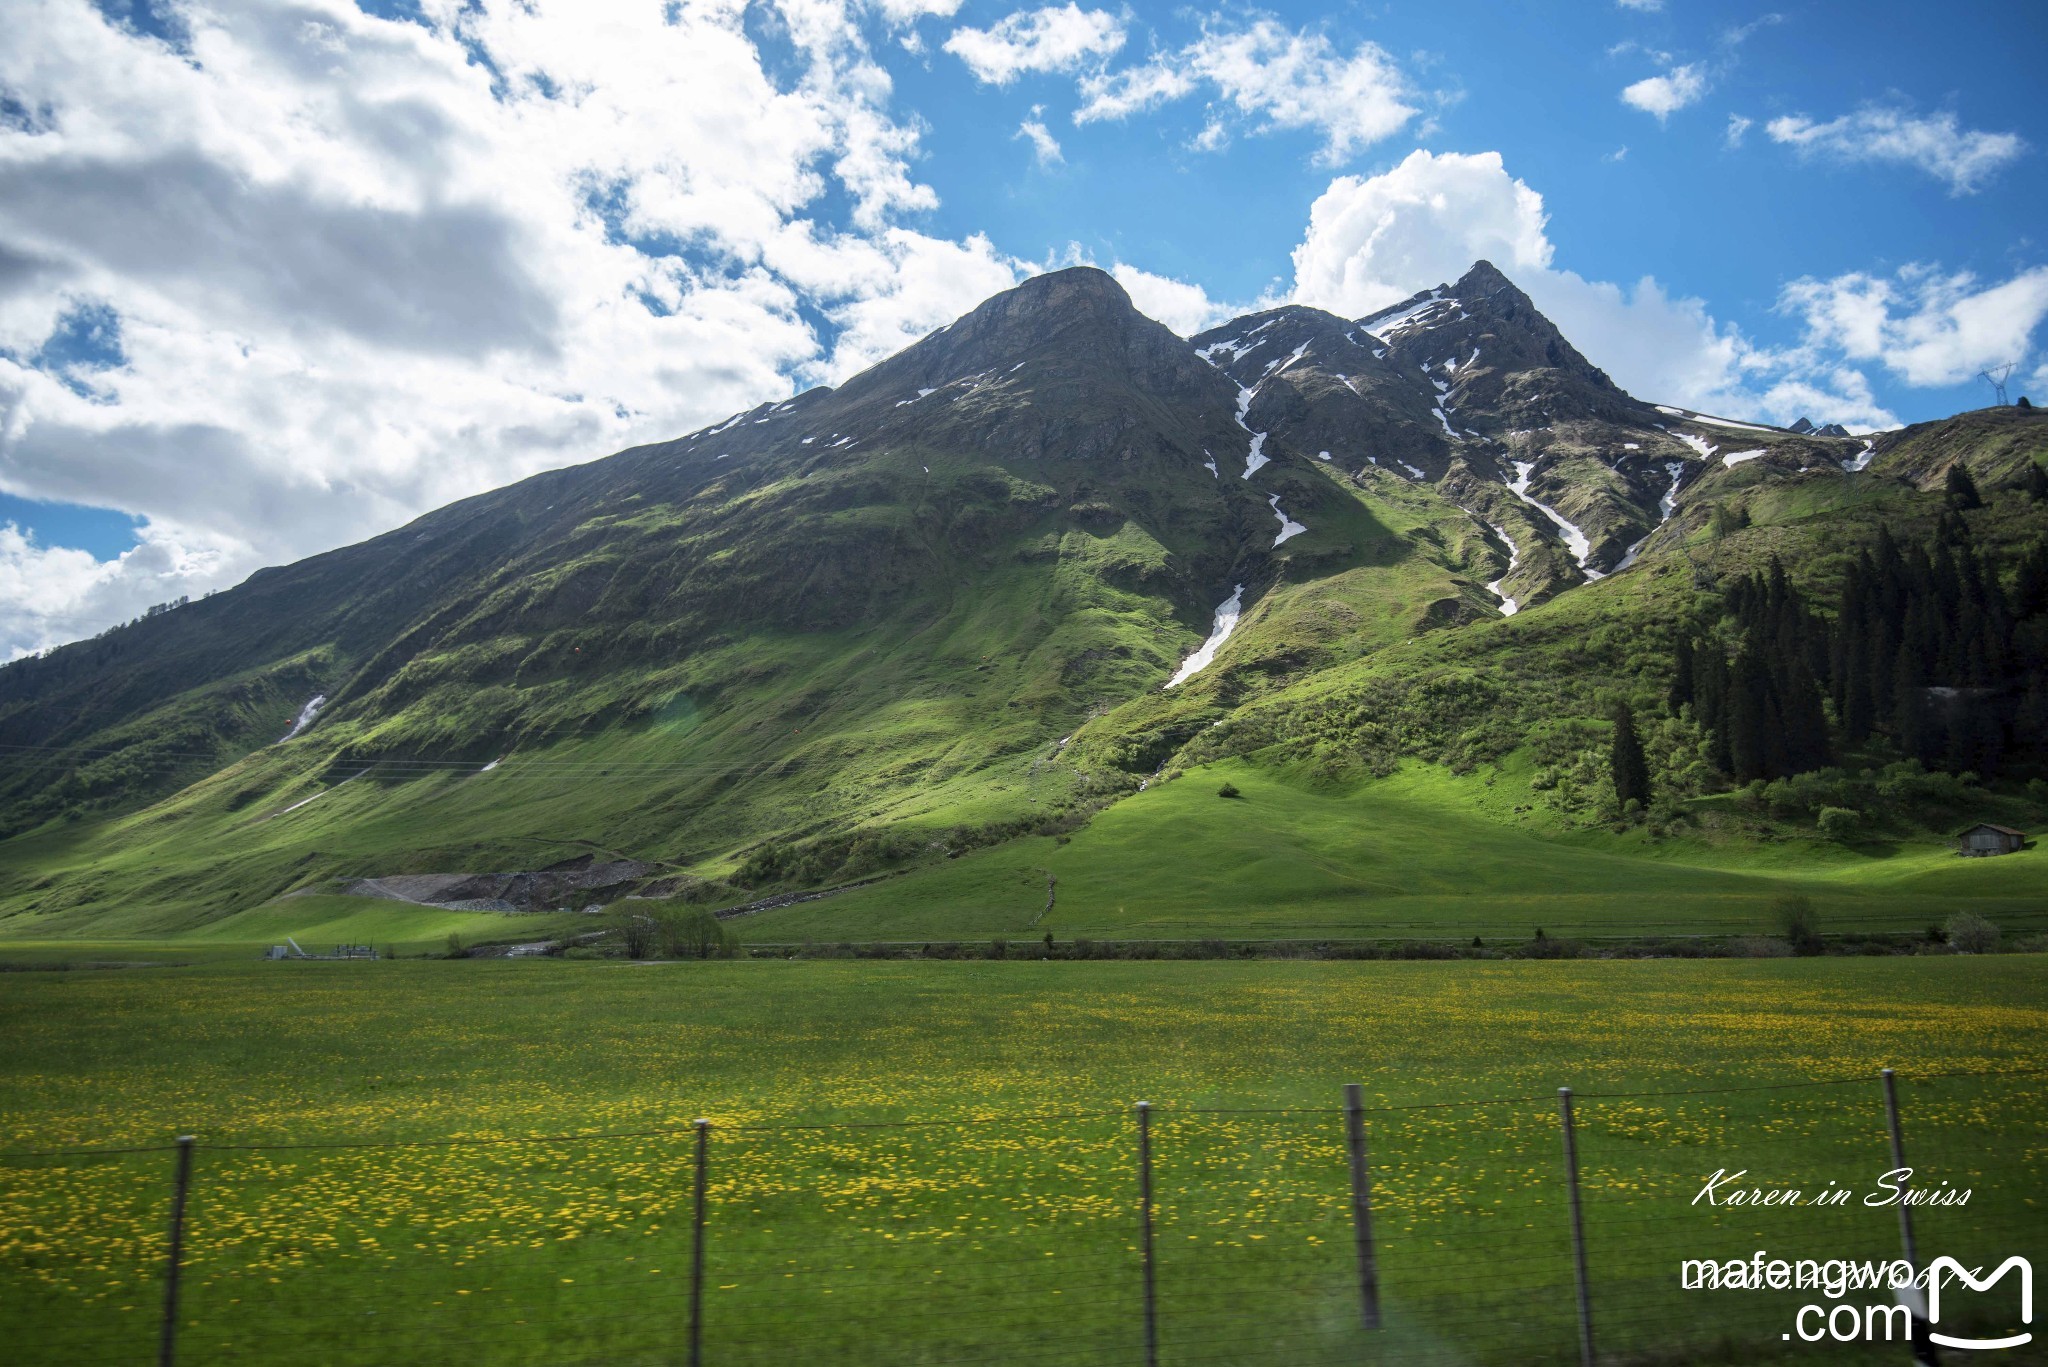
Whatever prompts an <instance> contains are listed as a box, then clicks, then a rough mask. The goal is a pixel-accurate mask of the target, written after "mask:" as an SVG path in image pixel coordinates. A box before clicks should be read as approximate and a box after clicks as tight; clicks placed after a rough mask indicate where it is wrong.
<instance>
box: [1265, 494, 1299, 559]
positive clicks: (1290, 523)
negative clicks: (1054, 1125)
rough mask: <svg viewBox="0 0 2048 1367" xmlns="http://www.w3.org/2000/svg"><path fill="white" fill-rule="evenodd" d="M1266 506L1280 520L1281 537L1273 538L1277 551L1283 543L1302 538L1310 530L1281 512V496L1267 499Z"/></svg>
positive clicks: (1276, 495)
mask: <svg viewBox="0 0 2048 1367" xmlns="http://www.w3.org/2000/svg"><path fill="white" fill-rule="evenodd" d="M1266 505H1267V506H1268V507H1270V508H1271V509H1272V510H1273V516H1275V517H1277V518H1279V519H1280V535H1278V536H1276V537H1274V538H1273V547H1274V549H1275V550H1278V549H1279V547H1280V545H1281V543H1282V542H1284V541H1286V540H1287V538H1288V537H1290V536H1300V535H1301V534H1302V533H1303V532H1305V531H1307V530H1308V528H1307V527H1305V526H1303V525H1302V524H1301V523H1299V522H1296V521H1295V520H1294V519H1293V518H1291V517H1289V516H1287V514H1286V513H1283V512H1281V511H1280V495H1278V494H1275V495H1273V496H1272V497H1271V498H1269V499H1267V500H1266Z"/></svg>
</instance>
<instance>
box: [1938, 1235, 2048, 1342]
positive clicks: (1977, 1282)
mask: <svg viewBox="0 0 2048 1367" xmlns="http://www.w3.org/2000/svg"><path fill="white" fill-rule="evenodd" d="M2014 1270H2017V1271H2018V1272H2019V1274H2020V1275H2019V1284H2020V1323H2021V1324H2032V1323H2033V1322H2034V1265H2033V1264H2032V1263H2030V1262H2028V1261H2027V1260H2026V1259H2025V1258H2020V1257H2012V1258H2007V1259H2006V1260H2005V1261H2004V1262H2002V1263H2000V1264H1999V1265H1998V1270H1997V1271H1996V1272H1993V1273H1992V1274H1991V1275H1990V1276H1988V1277H1984V1278H1982V1279H1979V1278H1978V1277H1976V1276H1975V1275H1974V1274H1972V1272H1971V1271H1970V1269H1969V1268H1966V1267H1964V1266H1963V1265H1962V1264H1961V1263H1959V1262H1957V1261H1956V1260H1955V1259H1954V1258H1950V1257H1947V1256H1943V1257H1940V1258H1936V1259H1935V1260H1934V1261H1933V1262H1931V1263H1929V1264H1928V1265H1927V1323H1928V1324H1929V1325H1930V1326H1933V1325H1938V1324H1940V1323H1941V1284H1942V1282H1943V1280H1945V1279H1944V1277H1943V1275H1942V1274H1943V1273H1944V1272H1947V1273H1953V1274H1954V1277H1955V1280H1957V1281H1959V1282H1961V1283H1962V1284H1963V1285H1965V1286H1967V1287H1969V1288H1970V1290H1972V1291H1989V1290H1990V1289H1991V1288H1992V1286H1993V1285H1995V1284H1996V1283H1997V1282H1999V1281H2000V1280H2002V1279H2003V1278H2004V1276H2005V1274H2006V1273H2008V1272H2012V1271H2014ZM1928 1337H1929V1338H1930V1339H1932V1340H1934V1342H1936V1343H1938V1344H1940V1345H1941V1346H1942V1347H1944V1348H2018V1347H2019V1346H2020V1345H2022V1344H2026V1343H2031V1342H2033V1340H2034V1335H2033V1333H2032V1332H2031V1331H2028V1332H2024V1333H2018V1334H2012V1335H2008V1336H2007V1337H2005V1338H1999V1339H1966V1338H1957V1337H1955V1336H1954V1335H1951V1334H1944V1333H1942V1332H1940V1330H1938V1329H1934V1330H1932V1331H1931V1332H1930V1333H1929V1334H1928Z"/></svg>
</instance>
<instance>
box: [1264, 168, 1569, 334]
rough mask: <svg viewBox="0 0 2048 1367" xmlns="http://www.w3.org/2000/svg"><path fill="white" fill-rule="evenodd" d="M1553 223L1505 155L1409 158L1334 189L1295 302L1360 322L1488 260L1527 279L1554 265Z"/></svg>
mask: <svg viewBox="0 0 2048 1367" xmlns="http://www.w3.org/2000/svg"><path fill="white" fill-rule="evenodd" d="M1545 221H1546V219H1545V215H1544V212H1543V196H1541V195H1539V194H1537V193H1536V192H1535V191H1534V190H1532V189H1530V188H1529V187H1528V186H1527V185H1524V184H1523V183H1522V182H1521V181H1519V180H1515V179H1514V178H1512V177H1511V176H1509V175H1508V173H1507V170H1506V168H1505V167H1504V166H1503V165H1502V164H1501V158H1500V153H1498V152H1479V153H1474V154H1472V155H1469V156H1468V155H1463V154H1460V153H1456V152H1443V153H1432V152H1411V153H1409V154H1408V157H1407V159H1406V160H1404V161H1402V162H1401V163H1400V164H1399V165H1398V166H1396V167H1394V168H1393V169H1392V170H1390V171H1387V172H1385V173H1383V174H1381V175H1377V176H1371V177H1361V176H1339V177H1338V178H1337V179H1336V180H1333V181H1331V182H1330V187H1329V189H1327V190H1325V191H1324V192H1323V194H1322V195H1321V196H1320V197H1319V198H1318V199H1317V200H1316V202H1315V203H1314V205H1312V206H1311V207H1310V209H1309V224H1308V235H1307V237H1306V238H1305V239H1304V240H1303V241H1302V243H1301V245H1300V246H1298V247H1296V248H1295V249H1294V281H1295V297H1296V298H1297V299H1298V300H1300V301H1301V302H1302V303H1309V304H1314V305H1316V306H1317V307H1319V308H1326V309H1330V310H1331V311H1333V312H1336V313H1341V314H1344V315H1346V316H1348V317H1357V316H1359V315H1361V314H1366V313H1371V312H1373V311H1374V310H1375V309H1380V308H1384V307H1386V306H1387V305H1388V304H1393V303H1398V302H1399V301H1401V300H1403V299H1405V298H1407V297H1408V296H1409V295H1411V294H1413V293H1415V291H1416V290H1418V289H1423V288H1427V287H1428V286H1430V285H1434V284H1437V283H1439V282H1441V281H1445V280H1455V279H1457V278H1458V277H1459V276H1460V275H1462V274H1464V272H1465V268H1466V267H1467V266H1470V265H1471V264H1472V263H1473V261H1475V260H1478V259H1480V258H1485V259H1486V260H1489V261H1492V262H1493V263H1494V264H1495V265H1497V266H1499V267H1500V268H1501V269H1502V270H1504V271H1506V272H1507V273H1508V274H1509V275H1511V276H1514V277H1515V278H1517V279H1520V278H1522V277H1523V276H1527V275H1531V274H1533V273H1535V272H1538V271H1542V270H1545V269H1547V268H1548V267H1549V265H1550V256H1551V248H1550V239H1549V238H1548V237H1547V236H1546V235H1545V233H1544V224H1545Z"/></svg>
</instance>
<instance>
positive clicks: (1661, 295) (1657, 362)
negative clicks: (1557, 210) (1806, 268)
mask: <svg viewBox="0 0 2048 1367" xmlns="http://www.w3.org/2000/svg"><path fill="white" fill-rule="evenodd" d="M1546 223H1547V216H1546V214H1545V212H1544V207H1543V197H1542V196H1541V195H1540V194H1538V193H1537V192H1536V191H1535V190H1534V189H1532V188H1530V187H1529V186H1528V185H1526V184H1524V183H1523V182H1522V181H1520V180H1517V179H1515V178H1514V177H1512V176H1510V175H1509V174H1508V172H1507V169H1506V167H1505V166H1504V165H1503V164H1502V162H1501V158H1500V155H1499V154H1498V153H1495V152H1482V153H1476V154H1470V155H1465V154H1459V153H1451V152H1446V153H1430V152H1415V153H1411V154H1410V155H1409V156H1408V158H1407V159H1406V160H1404V161H1402V162H1401V163H1400V164H1399V165H1398V166H1395V167H1394V168H1393V169H1392V170H1389V171H1387V172H1385V173H1383V174H1381V175H1378V176H1371V177H1358V176H1341V177H1339V178H1337V179H1336V180H1334V181H1332V182H1331V184H1330V187H1329V189H1328V190H1326V191H1325V192H1324V193H1323V195H1322V196H1321V197H1320V198H1318V199H1317V200H1316V202H1315V204H1314V206H1313V207H1312V208H1311V209H1310V211H1309V225H1308V231H1307V234H1306V236H1305V237H1304V239H1303V241H1302V243H1301V245H1300V246H1299V247H1297V248H1296V249H1295V251H1294V269H1295V288H1294V298H1295V300H1296V301H1297V302H1300V303H1305V304H1313V305H1315V306H1317V307H1319V308H1326V309H1329V310H1330V311H1332V312H1334V313H1339V314H1342V315H1344V316H1347V317H1359V316H1361V315H1363V314H1366V313H1370V312H1373V311H1375V310H1377V309H1380V308H1384V307H1386V306H1387V305H1388V304H1392V303H1398V302H1399V301H1400V300H1402V299H1405V298H1407V297H1408V296H1409V295H1411V294H1414V293H1415V292H1416V291H1417V290H1421V289H1427V288H1429V287H1431V286H1433V285H1438V284H1442V283H1444V282H1447V281H1451V280H1455V279H1457V278H1458V276H1460V275H1462V274H1463V273H1464V271H1465V269H1466V268H1467V267H1469V266H1470V265H1471V264H1472V263H1473V261H1475V260H1479V259H1485V260H1490V261H1492V262H1493V263H1494V264H1495V265H1496V266H1498V267H1500V268H1501V269H1502V270H1503V271H1505V272H1506V273H1507V274H1508V275H1509V276H1510V277H1511V278H1512V279H1513V280H1514V281H1515V282H1516V283H1517V284H1519V285H1520V286H1521V287H1522V288H1523V289H1524V290H1526V291H1527V292H1528V293H1529V295H1530V297H1531V298H1533V299H1534V300H1535V302H1536V305H1537V307H1539V308H1541V309H1542V310H1543V311H1544V312H1545V313H1546V314H1548V315H1549V317H1550V318H1551V320H1552V321H1553V322H1555V323H1556V324H1557V325H1558V327H1559V328H1560V329H1562V330H1563V332H1564V333H1565V335H1566V336H1567V337H1569V338H1571V339H1572V341H1573V343H1574V344H1575V345H1576V346H1578V347H1579V349H1580V350H1581V351H1583V352H1584V353H1585V354H1586V355H1587V357H1588V358H1590V359H1591V360H1592V361H1593V363H1594V364H1596V365H1598V366H1600V367H1602V368H1603V369H1605V370H1606V371H1607V372H1608V374H1609V375H1611V376H1613V378H1614V380H1615V382H1616V383H1617V384H1620V385H1621V386H1622V387H1623V388H1625V389H1628V390H1629V391H1630V392H1632V393H1635V394H1637V395H1640V396H1642V397H1644V398H1649V399H1655V400H1658V401H1661V402H1666V403H1678V404H1683V405H1685V406H1687V407H1691V408H1697V409H1700V410H1702V411H1705V412H1714V413H1721V414H1724V415H1726V416H1731V417H1744V416H1747V417H1762V418H1770V419H1775V420H1780V421H1790V420H1791V419H1793V418H1795V417H1797V416H1799V415H1800V414H1801V413H1816V414H1826V415H1827V416H1828V418H1830V419H1835V420H1839V421H1842V422H1845V423H1854V424H1859V425H1865V426H1884V425H1888V424H1889V423H1890V422H1891V421H1892V417H1891V414H1889V413H1888V412H1886V411H1885V410H1884V409H1883V408H1882V407H1881V406H1880V405H1878V404H1877V403H1876V402H1875V400H1874V399H1873V397H1872V395H1871V392H1870V387H1869V385H1868V383H1867V382H1866V381H1865V379H1864V377H1863V376H1862V375H1861V374H1860V373H1859V372H1857V371H1855V370H1854V368H1853V367H1845V366H1842V365H1840V364H1835V363H1831V362H1829V361H1827V360H1824V359H1823V358H1822V357H1821V356H1820V355H1819V354H1818V353H1817V352H1815V351H1811V350H1795V351H1790V352H1773V351H1770V350H1767V349H1765V348H1761V347H1759V346H1757V345H1755V344H1753V343H1752V342H1750V341H1748V340H1747V339H1745V338H1744V337H1743V336H1742V335H1741V334H1740V333H1739V332H1738V331H1737V330H1736V329H1734V328H1732V327H1729V326H1726V325H1724V324H1722V323H1719V322H1717V321H1716V320H1715V319H1714V317H1713V316H1712V315H1711V314H1710V313H1709V312H1708V310H1707V307H1706V305H1705V304H1704V303H1702V302H1701V301H1700V300H1698V299H1691V298H1684V297H1673V296H1672V295H1670V294H1669V293H1668V292H1667V291H1666V290H1665V289H1664V288H1663V286H1662V285H1660V284H1659V283H1658V282H1657V281H1656V280H1654V279H1651V278H1648V277H1645V278H1643V279H1642V280H1639V281H1637V282H1636V283H1635V284H1634V285H1632V286H1626V287H1624V286H1622V285H1617V284H1612V283H1609V282H1605V281H1597V280H1587V279H1585V278H1584V277H1582V276H1580V275H1578V274H1576V273H1575V272H1572V271H1568V270H1561V269H1558V268H1556V267H1554V266H1553V264H1552V257H1553V251H1552V247H1551V243H1550V239H1549V236H1548V234H1547V232H1546Z"/></svg>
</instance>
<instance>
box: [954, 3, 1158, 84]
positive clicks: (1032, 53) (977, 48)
mask: <svg viewBox="0 0 2048 1367" xmlns="http://www.w3.org/2000/svg"><path fill="white" fill-rule="evenodd" d="M1123 45H1124V26H1123V24H1122V23H1121V22H1120V21H1119V20H1118V19H1117V17H1116V16H1115V15H1113V14H1111V13H1109V12H1108V11H1107V10H1084V9H1082V8H1081V7H1080V6H1079V5H1077V4H1074V3H1073V0H1068V3H1067V4H1065V5H1062V6H1059V7H1058V8H1054V7H1053V6H1050V5H1048V6H1046V7H1045V8H1044V9H1039V10H1019V11H1017V13H1015V14H1012V15H1010V16H1009V17H1008V18H1006V19H1004V20H1002V21H1001V22H999V23H996V24H992V25H990V26H989V27H988V28H985V29H980V28H960V29H955V30H954V31H953V36H952V37H950V38H948V39H946V51H948V52H950V53H952V54H953V55H954V56H955V57H958V58H959V59H960V60H961V61H963V62H965V63H967V69H968V70H969V71H972V72H973V73H974V76H975V79H976V80H980V81H986V82H988V83H989V84H991V85H1008V84H1009V83H1010V82H1012V81H1014V80H1016V79H1017V78H1018V77H1019V76H1021V75H1024V74H1025V73H1027V72H1035V71H1072V70H1073V69H1074V68H1075V67H1077V66H1080V65H1081V64H1082V63H1084V62H1089V61H1097V60H1100V59H1102V58H1105V57H1108V56H1111V55H1112V54H1114V53H1115V52H1116V50H1117V49H1118V48H1120V47H1122V46H1123Z"/></svg>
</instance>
